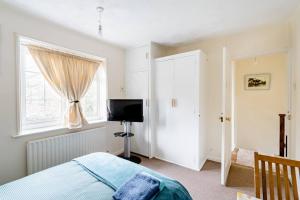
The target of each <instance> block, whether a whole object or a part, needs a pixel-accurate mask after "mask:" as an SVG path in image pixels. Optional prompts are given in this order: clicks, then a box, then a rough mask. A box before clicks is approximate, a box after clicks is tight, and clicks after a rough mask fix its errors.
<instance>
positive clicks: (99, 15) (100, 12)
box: [97, 6, 104, 36]
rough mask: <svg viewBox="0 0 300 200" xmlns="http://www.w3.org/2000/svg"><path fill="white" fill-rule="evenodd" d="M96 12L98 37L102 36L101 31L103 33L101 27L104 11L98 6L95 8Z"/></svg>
mask: <svg viewBox="0 0 300 200" xmlns="http://www.w3.org/2000/svg"><path fill="white" fill-rule="evenodd" d="M97 11H98V34H99V35H100V36H102V34H103V33H102V31H103V27H102V14H103V11H104V8H103V7H101V6H99V7H97Z"/></svg>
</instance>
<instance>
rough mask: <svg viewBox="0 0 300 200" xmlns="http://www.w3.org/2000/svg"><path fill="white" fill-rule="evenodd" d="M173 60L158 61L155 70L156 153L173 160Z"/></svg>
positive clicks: (159, 156) (157, 155)
mask: <svg viewBox="0 0 300 200" xmlns="http://www.w3.org/2000/svg"><path fill="white" fill-rule="evenodd" d="M172 65H173V64H172V61H171V60H163V61H156V63H155V69H154V70H155V71H154V74H155V75H154V84H153V86H154V95H153V98H154V104H155V105H154V108H155V110H154V118H153V120H154V122H153V123H154V126H153V130H152V131H153V132H154V133H155V134H154V136H153V140H154V142H153V143H154V144H155V146H154V151H155V152H154V153H155V156H156V157H157V158H160V159H163V160H171V159H172V158H173V155H174V154H173V150H174V148H176V146H174V144H173V131H172V121H173V120H172V90H173V87H172V82H173V66H172Z"/></svg>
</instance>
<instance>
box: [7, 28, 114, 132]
mask: <svg viewBox="0 0 300 200" xmlns="http://www.w3.org/2000/svg"><path fill="white" fill-rule="evenodd" d="M26 43H28V44H33V45H37V46H41V47H45V48H49V49H53V50H57V51H61V52H64V53H68V54H72V55H76V56H80V57H83V58H89V59H96V60H99V61H102V62H103V66H102V67H103V68H102V70H103V72H102V73H103V76H104V77H102V78H103V81H104V84H105V85H103V86H102V88H103V89H104V90H105V92H104V95H105V97H104V98H103V99H105V102H104V103H106V100H107V96H108V84H107V83H108V80H107V67H106V66H107V60H106V58H102V57H99V56H95V55H93V54H90V53H84V52H82V51H77V50H71V49H68V48H65V47H62V46H59V45H56V44H50V43H47V42H43V41H41V40H36V39H33V38H32V37H27V36H23V35H19V34H17V33H15V47H16V48H15V55H16V82H17V83H16V90H17V92H16V93H17V94H16V96H17V101H16V103H17V105H16V112H17V113H16V119H17V124H16V125H17V133H16V134H14V135H13V137H20V136H24V135H31V134H39V133H43V134H44V133H49V132H55V133H58V132H61V131H63V132H64V133H66V132H77V131H81V130H87V129H92V128H95V127H99V125H100V126H102V125H103V124H104V123H105V124H106V121H107V120H106V112H105V111H104V112H103V113H105V114H104V116H103V118H104V119H101V120H98V119H91V120H90V121H89V125H87V126H85V127H83V128H80V129H75V130H69V129H67V128H66V127H65V126H63V125H56V124H55V123H52V124H53V125H52V126H41V127H34V128H33V129H30V130H23V129H22V121H23V117H24V113H25V110H24V109H25V101H24V99H25V98H24V97H25V96H24V95H25V84H23V83H24V82H25V70H24V67H21V62H22V58H21V56H22V55H21V45H23V44H26ZM97 75H98V76H99V75H100V73H99V72H97ZM99 79H100V77H99ZM99 82H100V84H101V82H102V81H101V80H99ZM102 83H103V82H102ZM100 84H97V99H102V98H100V96H99V95H100V93H101V91H100V90H99V89H100V88H101V85H100ZM100 103H101V102H100V101H98V102H97V107H98V113H99V114H101V106H100V105H101V104H100ZM65 106H66V103H65V101H63V100H62V108H61V109H64V108H65ZM100 117H101V116H100ZM37 124H40V125H42V124H48V125H49V124H51V123H37Z"/></svg>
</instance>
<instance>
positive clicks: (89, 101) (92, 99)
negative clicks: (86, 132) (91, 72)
mask: <svg viewBox="0 0 300 200" xmlns="http://www.w3.org/2000/svg"><path fill="white" fill-rule="evenodd" d="M98 84H99V81H98V74H97V75H96V76H95V78H94V80H93V82H92V84H91V86H90V88H89V90H88V91H87V93H86V94H85V96H84V97H83V98H82V99H81V106H82V110H83V113H84V116H85V117H86V119H87V120H88V121H92V120H99V118H100V117H99V112H98V111H99V108H98V104H99V102H98Z"/></svg>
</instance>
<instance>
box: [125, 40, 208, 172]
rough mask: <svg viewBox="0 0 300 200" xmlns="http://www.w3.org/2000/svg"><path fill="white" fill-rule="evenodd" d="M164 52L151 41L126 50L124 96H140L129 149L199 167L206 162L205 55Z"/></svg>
mask: <svg viewBox="0 0 300 200" xmlns="http://www.w3.org/2000/svg"><path fill="white" fill-rule="evenodd" d="M164 54H165V50H164V49H163V47H161V46H160V45H158V44H155V43H150V44H148V45H145V46H141V47H137V48H133V49H129V50H127V52H126V69H125V85H126V87H125V91H126V98H133V99H138V98H139V99H143V100H144V123H133V125H132V132H133V133H134V134H135V136H134V137H132V138H131V143H132V152H134V153H138V154H141V155H144V156H146V157H150V158H151V157H156V158H158V159H161V160H165V161H168V162H172V163H175V164H177V165H181V166H184V167H188V168H191V169H194V170H199V169H201V167H202V165H203V164H204V162H205V160H206V136H205V127H206V123H205V117H206V113H205V104H206V101H205V97H206V96H207V91H206V84H207V83H208V81H209V80H207V77H206V73H205V70H206V62H207V59H206V55H205V54H204V53H203V52H202V51H201V50H197V51H191V52H186V53H181V54H176V55H171V56H167V57H162V56H163V55H164Z"/></svg>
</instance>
